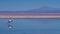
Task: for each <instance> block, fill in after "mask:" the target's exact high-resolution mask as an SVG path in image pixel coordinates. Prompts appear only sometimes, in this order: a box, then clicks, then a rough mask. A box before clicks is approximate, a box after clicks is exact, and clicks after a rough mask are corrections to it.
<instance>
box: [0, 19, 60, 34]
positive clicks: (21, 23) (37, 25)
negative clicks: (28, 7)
mask: <svg viewBox="0 0 60 34" xmlns="http://www.w3.org/2000/svg"><path fill="white" fill-rule="evenodd" d="M13 20H14V21H13V23H12V25H13V28H11V29H9V28H8V19H0V34H60V18H51V19H49V18H47V19H46V18H45V19H42V18H40V19H37V18H36V19H35V18H32V19H29V18H25V19H22V18H21V19H13Z"/></svg>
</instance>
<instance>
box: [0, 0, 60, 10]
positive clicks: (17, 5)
mask: <svg viewBox="0 0 60 34" xmlns="http://www.w3.org/2000/svg"><path fill="white" fill-rule="evenodd" d="M44 6H48V7H55V8H60V0H0V11H19V10H31V9H37V8H40V7H44Z"/></svg>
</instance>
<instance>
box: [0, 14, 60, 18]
mask: <svg viewBox="0 0 60 34" xmlns="http://www.w3.org/2000/svg"><path fill="white" fill-rule="evenodd" d="M0 18H60V14H0Z"/></svg>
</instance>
